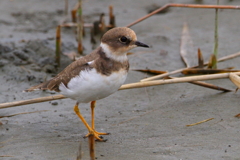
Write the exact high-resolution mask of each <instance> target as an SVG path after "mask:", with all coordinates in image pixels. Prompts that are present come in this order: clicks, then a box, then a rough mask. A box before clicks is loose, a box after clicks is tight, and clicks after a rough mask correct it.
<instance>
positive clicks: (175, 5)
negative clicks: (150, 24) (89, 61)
mask: <svg viewBox="0 0 240 160" xmlns="http://www.w3.org/2000/svg"><path fill="white" fill-rule="evenodd" d="M169 7H184V8H206V9H240V6H229V5H202V4H177V3H169V4H166V5H164V6H162V7H160V8H158V9H156V10H155V11H153V12H151V13H149V14H147V15H145V16H143V17H141V18H139V19H138V20H136V21H134V22H132V23H130V24H129V25H127V27H131V26H133V25H135V24H137V23H139V22H141V21H143V20H145V19H147V18H149V17H151V16H152V15H154V14H156V13H158V12H160V11H162V10H164V9H167V8H169Z"/></svg>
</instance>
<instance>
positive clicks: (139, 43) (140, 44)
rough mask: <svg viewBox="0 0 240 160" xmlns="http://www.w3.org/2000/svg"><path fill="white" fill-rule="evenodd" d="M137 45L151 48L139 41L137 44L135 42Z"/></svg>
mask: <svg viewBox="0 0 240 160" xmlns="http://www.w3.org/2000/svg"><path fill="white" fill-rule="evenodd" d="M135 45H137V46H138V47H146V48H149V46H148V45H146V44H144V43H142V42H139V41H136V42H135Z"/></svg>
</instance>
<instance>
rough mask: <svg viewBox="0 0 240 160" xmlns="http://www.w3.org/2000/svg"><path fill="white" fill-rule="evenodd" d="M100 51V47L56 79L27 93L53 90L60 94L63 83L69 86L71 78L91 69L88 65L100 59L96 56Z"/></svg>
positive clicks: (30, 89)
mask: <svg viewBox="0 0 240 160" xmlns="http://www.w3.org/2000/svg"><path fill="white" fill-rule="evenodd" d="M98 50H100V47H99V48H97V49H96V50H94V51H93V52H92V53H91V54H89V55H86V56H84V57H82V58H80V59H78V60H76V61H74V62H73V63H71V64H70V65H68V66H67V67H66V68H65V69H64V70H63V71H61V72H60V73H59V74H58V75H56V76H55V77H54V78H52V79H50V80H49V81H47V82H44V83H41V84H39V85H36V86H33V87H30V88H29V89H27V90H25V91H26V92H31V91H34V90H38V89H40V90H52V91H56V92H59V91H60V90H59V85H60V84H61V83H63V84H64V85H65V86H67V83H68V82H69V81H70V80H71V78H73V77H75V76H77V75H79V73H80V71H81V70H84V69H91V67H90V66H89V65H88V64H87V63H88V62H90V61H93V60H95V59H97V58H98V57H99V54H96V53H97V51H98Z"/></svg>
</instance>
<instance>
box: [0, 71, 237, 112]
mask: <svg viewBox="0 0 240 160" xmlns="http://www.w3.org/2000/svg"><path fill="white" fill-rule="evenodd" d="M229 74H230V73H222V74H213V75H201V76H191V77H183V78H174V79H167V80H156V81H146V82H137V83H130V84H125V85H122V86H121V87H120V88H119V90H125V89H133V88H142V87H150V86H156V85H163V84H171V83H184V82H193V81H203V80H212V79H221V78H229ZM234 74H236V75H240V72H236V73H234ZM64 98H67V97H65V96H63V95H55V96H48V97H41V98H34V99H29V100H23V101H17V102H8V103H2V104H0V109H3V108H9V107H15V106H20V105H27V104H33V103H40V102H46V101H52V100H57V99H64Z"/></svg>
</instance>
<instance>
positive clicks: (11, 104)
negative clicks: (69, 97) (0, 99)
mask: <svg viewBox="0 0 240 160" xmlns="http://www.w3.org/2000/svg"><path fill="white" fill-rule="evenodd" d="M64 98H66V97H65V96H64V95H61V94H60V95H54V96H47V97H40V98H34V99H28V100H23V101H16V102H8V103H2V104H0V109H3V108H9V107H16V106H22V105H27V104H33V103H41V102H46V101H53V100H57V99H64Z"/></svg>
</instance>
